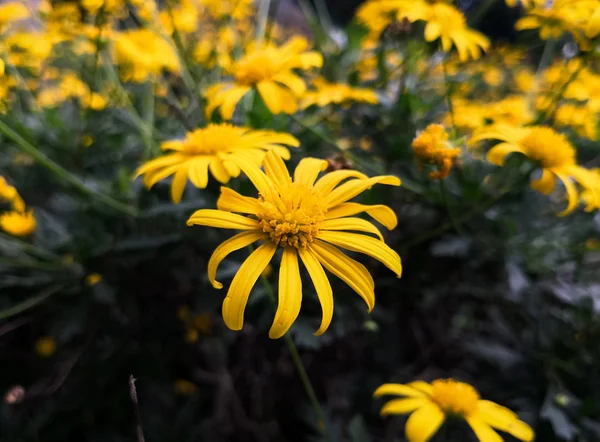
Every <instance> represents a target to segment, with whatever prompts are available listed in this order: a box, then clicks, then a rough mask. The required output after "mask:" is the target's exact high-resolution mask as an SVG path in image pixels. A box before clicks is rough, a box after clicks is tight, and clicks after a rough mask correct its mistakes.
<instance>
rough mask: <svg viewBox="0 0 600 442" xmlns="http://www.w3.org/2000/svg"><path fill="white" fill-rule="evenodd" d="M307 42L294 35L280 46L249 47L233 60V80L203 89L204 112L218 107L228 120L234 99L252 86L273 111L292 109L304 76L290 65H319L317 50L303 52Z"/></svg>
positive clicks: (308, 66)
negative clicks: (246, 51) (205, 100)
mask: <svg viewBox="0 0 600 442" xmlns="http://www.w3.org/2000/svg"><path fill="white" fill-rule="evenodd" d="M307 48H308V43H307V41H306V40H305V39H304V38H301V37H295V38H293V39H291V40H290V41H288V42H287V43H286V44H284V45H283V46H281V47H277V46H274V45H266V46H263V47H255V48H253V49H251V50H250V51H249V52H248V53H247V54H246V55H245V56H244V57H242V58H241V59H240V60H238V61H236V62H235V63H234V64H233V67H232V69H231V70H232V72H233V75H234V82H233V83H218V84H216V85H213V86H212V87H210V88H209V90H208V91H207V92H206V98H207V100H208V103H207V106H206V114H207V115H211V114H212V113H213V111H214V110H215V109H216V108H220V110H221V116H222V117H223V118H224V119H226V120H230V119H231V118H232V117H233V112H234V111H235V107H236V105H237V103H238V102H239V101H240V100H241V99H242V97H243V96H244V95H246V94H247V93H248V92H249V91H250V90H251V89H252V88H256V89H257V90H258V93H259V94H260V96H261V97H262V99H263V101H264V103H265V105H266V106H267V108H268V109H269V110H270V111H271V112H272V113H273V114H279V113H281V112H284V113H287V114H293V113H295V112H296V110H297V108H298V105H297V98H298V97H299V96H300V95H302V94H303V93H304V92H305V90H306V85H305V84H304V80H302V78H300V77H299V76H298V75H296V74H295V73H294V71H293V70H294V69H301V70H306V69H310V68H312V67H321V65H322V64H323V58H322V57H321V54H319V53H317V52H305V51H306V49H307Z"/></svg>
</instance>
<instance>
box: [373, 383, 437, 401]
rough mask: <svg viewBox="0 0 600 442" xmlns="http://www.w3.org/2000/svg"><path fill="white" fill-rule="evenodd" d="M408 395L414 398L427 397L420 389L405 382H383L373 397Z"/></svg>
mask: <svg viewBox="0 0 600 442" xmlns="http://www.w3.org/2000/svg"><path fill="white" fill-rule="evenodd" d="M387 395H392V396H407V397H413V398H425V397H427V395H426V394H425V393H423V392H422V391H419V390H418V389H416V388H414V387H411V386H409V385H404V384H383V385H381V386H380V387H379V388H378V389H377V390H375V393H373V397H379V396H387Z"/></svg>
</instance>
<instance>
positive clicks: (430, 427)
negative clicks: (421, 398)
mask: <svg viewBox="0 0 600 442" xmlns="http://www.w3.org/2000/svg"><path fill="white" fill-rule="evenodd" d="M445 418H446V416H445V415H444V413H443V412H442V410H440V408H439V407H438V406H437V405H435V404H433V403H431V402H430V403H428V404H427V405H424V406H423V407H421V408H419V409H418V410H417V411H415V412H414V413H413V414H411V415H410V417H409V418H408V420H407V421H406V438H407V439H408V440H409V441H410V442H427V441H428V440H429V439H430V438H431V437H432V436H433V435H434V434H435V432H436V431H437V430H438V428H440V425H442V423H444V420H445Z"/></svg>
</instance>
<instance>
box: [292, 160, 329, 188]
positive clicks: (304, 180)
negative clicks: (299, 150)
mask: <svg viewBox="0 0 600 442" xmlns="http://www.w3.org/2000/svg"><path fill="white" fill-rule="evenodd" d="M325 169H327V161H325V160H319V159H318V158H303V159H302V160H300V163H298V166H296V170H294V182H295V183H298V184H303V185H305V186H312V185H314V184H315V180H316V179H317V177H318V176H319V173H321V172H323V171H324V170H325Z"/></svg>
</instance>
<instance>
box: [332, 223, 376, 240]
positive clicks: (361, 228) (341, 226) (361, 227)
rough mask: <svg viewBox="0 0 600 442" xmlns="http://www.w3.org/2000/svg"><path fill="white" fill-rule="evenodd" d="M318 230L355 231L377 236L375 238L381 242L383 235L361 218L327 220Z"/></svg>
mask: <svg viewBox="0 0 600 442" xmlns="http://www.w3.org/2000/svg"><path fill="white" fill-rule="evenodd" d="M320 229H322V230H356V231H358V232H367V233H372V234H374V235H377V237H378V238H379V239H380V240H381V241H383V235H382V234H381V232H380V231H379V229H377V227H375V226H374V225H373V224H372V223H370V222H369V221H365V220H364V219H362V218H336V219H328V220H325V221H323V222H322V223H321V225H320Z"/></svg>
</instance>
